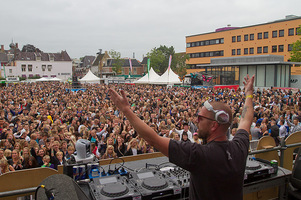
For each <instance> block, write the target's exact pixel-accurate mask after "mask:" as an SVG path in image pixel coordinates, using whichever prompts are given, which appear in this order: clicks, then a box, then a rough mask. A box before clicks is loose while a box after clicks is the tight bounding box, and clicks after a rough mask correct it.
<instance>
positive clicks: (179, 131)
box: [175, 122, 192, 141]
mask: <svg viewBox="0 0 301 200" xmlns="http://www.w3.org/2000/svg"><path fill="white" fill-rule="evenodd" d="M175 131H176V132H177V133H179V134H180V138H181V139H182V136H183V132H184V131H185V132H186V133H187V135H188V139H189V140H190V141H191V140H192V133H191V132H190V130H189V125H188V123H186V122H185V123H183V129H182V130H177V129H175Z"/></svg>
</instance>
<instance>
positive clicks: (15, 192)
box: [0, 143, 301, 198]
mask: <svg viewBox="0 0 301 200" xmlns="http://www.w3.org/2000/svg"><path fill="white" fill-rule="evenodd" d="M292 147H301V143H294V144H289V145H285V144H282V146H277V147H274V148H269V149H262V150H254V151H251V152H249V155H256V154H260V153H265V152H270V151H280V152H281V154H280V163H279V166H280V167H283V157H284V151H285V150H286V149H288V148H292ZM36 188H37V187H31V188H25V189H20V190H12V191H6V192H0V198H3V197H9V196H14V195H22V194H24V195H25V194H28V193H32V192H35V190H36Z"/></svg>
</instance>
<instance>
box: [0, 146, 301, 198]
mask: <svg viewBox="0 0 301 200" xmlns="http://www.w3.org/2000/svg"><path fill="white" fill-rule="evenodd" d="M294 147H301V142H300V143H294V144H288V145H285V144H282V146H276V147H273V148H267V149H261V150H254V151H250V152H249V155H255V156H256V155H262V154H267V153H269V152H273V151H276V152H277V155H278V152H279V151H280V156H279V157H280V158H279V159H280V163H279V166H281V167H284V168H286V167H285V165H284V159H285V156H290V157H291V158H292V159H291V164H290V163H288V166H290V165H291V167H292V165H293V155H292V154H289V155H287V154H286V151H287V150H288V149H292V148H294ZM162 156H164V155H163V154H161V153H152V154H142V155H138V156H126V157H122V159H123V160H124V161H125V162H129V161H134V160H142V159H149V158H156V157H162ZM110 160H111V159H106V160H101V161H100V162H99V163H100V165H107V164H108V163H109V162H110ZM288 160H290V159H288ZM119 162H122V160H120V159H116V160H114V162H113V163H119ZM62 169H63V166H59V169H58V170H53V169H50V168H36V169H29V170H19V171H15V172H9V173H6V174H3V175H0V185H1V187H0V199H16V197H17V196H24V195H31V194H33V193H34V192H35V190H36V187H37V186H38V185H39V184H40V183H41V182H42V181H43V180H44V179H45V178H46V177H47V176H51V175H53V174H60V173H62V172H63V170H62ZM287 169H288V168H287ZM289 170H291V169H289ZM24 180H27V181H28V182H25V181H24ZM20 182H21V183H20ZM16 184H17V186H16ZM4 185H6V186H5V187H3V186H4ZM12 196H13V197H12Z"/></svg>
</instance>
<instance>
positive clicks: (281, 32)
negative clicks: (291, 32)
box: [279, 29, 284, 37]
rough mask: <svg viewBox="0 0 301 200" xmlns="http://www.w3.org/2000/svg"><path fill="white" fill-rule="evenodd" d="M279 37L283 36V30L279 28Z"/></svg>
mask: <svg viewBox="0 0 301 200" xmlns="http://www.w3.org/2000/svg"><path fill="white" fill-rule="evenodd" d="M279 37H284V30H283V29H282V30H279Z"/></svg>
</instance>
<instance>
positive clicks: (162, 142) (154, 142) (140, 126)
mask: <svg viewBox="0 0 301 200" xmlns="http://www.w3.org/2000/svg"><path fill="white" fill-rule="evenodd" d="M109 92H110V95H111V100H112V101H113V102H114V104H115V105H116V106H117V107H118V108H119V110H120V111H122V112H123V113H124V115H125V116H126V118H127V119H128V120H129V121H130V123H131V124H132V126H133V127H134V128H135V130H136V131H137V133H138V134H139V135H140V136H141V137H142V138H144V139H145V140H146V141H147V142H148V143H149V144H150V145H151V146H153V147H155V149H158V150H159V151H160V152H161V153H163V154H164V155H166V156H168V146H169V141H170V138H164V137H160V136H159V135H158V134H157V133H156V132H155V131H154V130H153V129H152V128H151V127H149V126H148V125H147V124H146V123H144V122H143V121H142V120H141V119H140V118H139V117H138V116H137V115H136V114H135V113H134V112H133V111H132V110H131V108H130V104H129V103H128V100H127V98H126V95H125V92H124V91H123V90H121V95H122V96H120V95H119V94H117V92H116V91H114V90H112V89H110V91H109Z"/></svg>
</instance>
